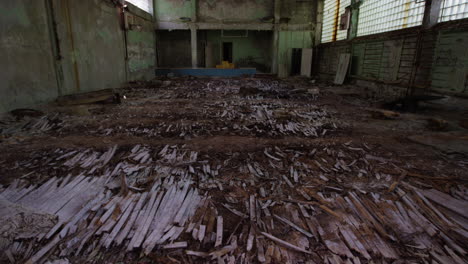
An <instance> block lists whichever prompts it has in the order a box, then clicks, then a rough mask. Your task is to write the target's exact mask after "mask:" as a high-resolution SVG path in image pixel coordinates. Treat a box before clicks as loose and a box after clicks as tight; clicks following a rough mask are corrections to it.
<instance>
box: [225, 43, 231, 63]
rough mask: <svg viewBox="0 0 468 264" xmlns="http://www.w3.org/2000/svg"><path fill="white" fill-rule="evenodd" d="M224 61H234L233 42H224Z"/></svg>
mask: <svg viewBox="0 0 468 264" xmlns="http://www.w3.org/2000/svg"><path fill="white" fill-rule="evenodd" d="M223 61H229V62H231V63H232V62H233V61H232V42H223Z"/></svg>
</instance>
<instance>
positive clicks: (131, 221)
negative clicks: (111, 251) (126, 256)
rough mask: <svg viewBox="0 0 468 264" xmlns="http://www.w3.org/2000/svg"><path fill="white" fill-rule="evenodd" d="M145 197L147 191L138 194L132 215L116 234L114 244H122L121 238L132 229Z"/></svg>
mask: <svg viewBox="0 0 468 264" xmlns="http://www.w3.org/2000/svg"><path fill="white" fill-rule="evenodd" d="M147 197H148V192H145V193H143V194H142V195H141V196H140V199H139V200H138V203H137V204H136V206H135V208H134V209H133V211H132V215H131V216H130V219H129V220H128V222H127V223H126V225H125V227H124V229H123V230H121V231H120V232H119V234H118V235H117V237H116V238H115V244H116V245H120V244H122V242H123V240H124V239H125V238H126V237H127V236H128V233H129V232H130V230H131V229H132V227H133V224H134V223H135V221H136V220H137V217H138V214H139V213H140V210H141V208H142V207H143V204H144V202H145V201H146V198H147Z"/></svg>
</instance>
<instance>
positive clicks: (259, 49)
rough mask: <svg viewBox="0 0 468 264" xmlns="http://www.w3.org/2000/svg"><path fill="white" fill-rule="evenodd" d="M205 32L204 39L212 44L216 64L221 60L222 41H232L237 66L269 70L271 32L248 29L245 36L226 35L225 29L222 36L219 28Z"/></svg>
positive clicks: (263, 70)
mask: <svg viewBox="0 0 468 264" xmlns="http://www.w3.org/2000/svg"><path fill="white" fill-rule="evenodd" d="M205 32H206V41H207V42H211V43H212V44H213V59H214V62H215V63H216V64H220V63H221V60H222V43H223V42H232V45H233V52H232V56H233V61H234V63H235V64H236V66H237V67H255V68H257V69H258V70H259V71H262V72H269V71H270V69H271V56H272V38H273V32H271V31H248V34H247V37H226V35H228V32H226V31H225V34H224V37H223V35H222V33H221V31H220V30H209V31H205ZM236 32H238V31H236ZM242 32H244V31H242Z"/></svg>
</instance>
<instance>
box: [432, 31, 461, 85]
mask: <svg viewBox="0 0 468 264" xmlns="http://www.w3.org/2000/svg"><path fill="white" fill-rule="evenodd" d="M466 47H468V32H466V31H465V32H463V31H441V32H440V33H439V36H438V40H437V45H436V50H435V56H434V63H433V70H432V87H433V88H434V89H437V90H442V91H450V92H458V93H467V92H468V91H467V90H466V83H467V79H468V49H467V48H466Z"/></svg>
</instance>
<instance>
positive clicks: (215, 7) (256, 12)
mask: <svg viewBox="0 0 468 264" xmlns="http://www.w3.org/2000/svg"><path fill="white" fill-rule="evenodd" d="M273 8H274V1H272V0H237V1H233V0H198V8H197V16H198V20H199V21H203V22H227V23H229V22H244V23H245V22H256V23H259V22H260V20H261V19H262V18H267V17H272V16H273Z"/></svg>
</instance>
